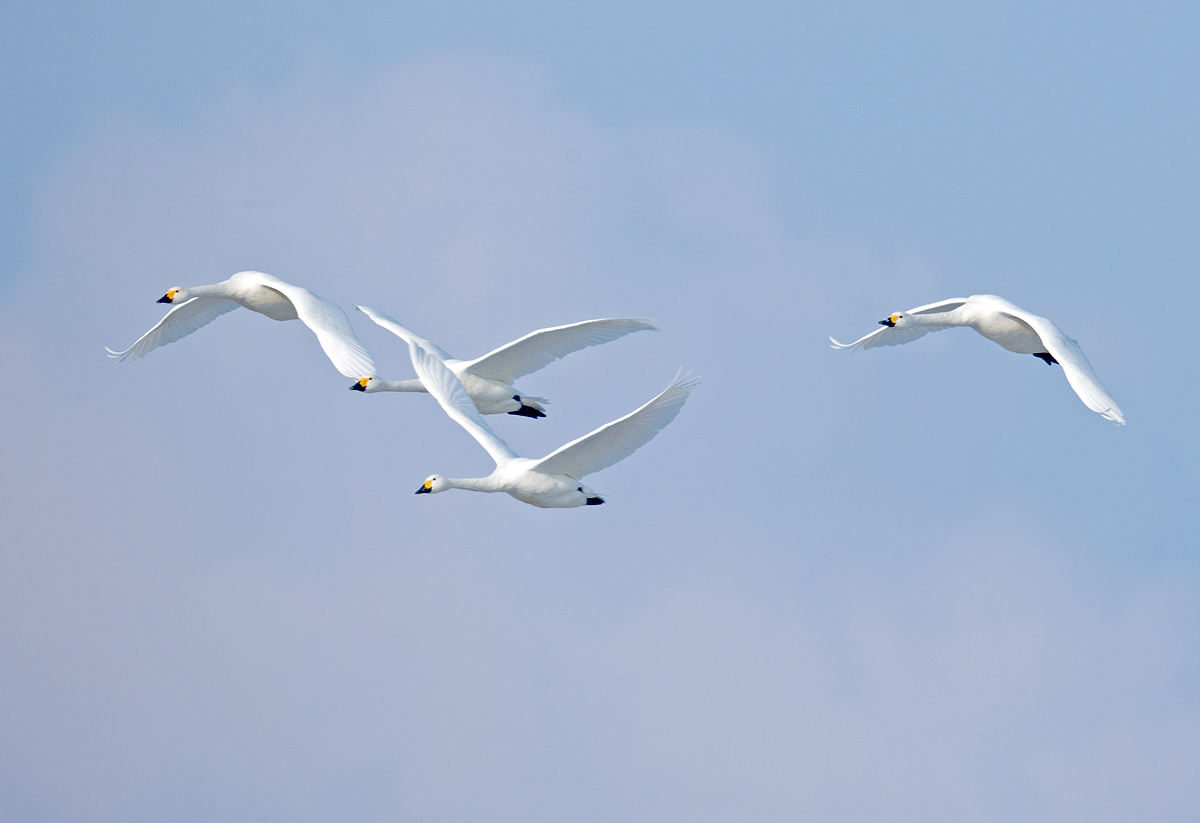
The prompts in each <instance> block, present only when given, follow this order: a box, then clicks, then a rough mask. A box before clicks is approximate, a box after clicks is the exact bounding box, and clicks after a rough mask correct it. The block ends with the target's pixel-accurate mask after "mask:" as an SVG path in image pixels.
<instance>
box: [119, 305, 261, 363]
mask: <svg viewBox="0 0 1200 823" xmlns="http://www.w3.org/2000/svg"><path fill="white" fill-rule="evenodd" d="M237 307H238V304H237V303H236V302H234V301H233V300H226V299H225V298H223V297H193V298H192V299H191V300H188V301H186V302H184V303H180V304H179V305H178V306H172V307H171V310H170V311H169V312H167V313H166V315H165V316H164V317H163V319H162V320H159V321H158V325H156V326H155V327H154V328H152V329H150V331H148V332H146V333H145V334H143V335H142V336H141V337H140V338H138V341H137V342H136V343H134V344H133V345H132V346H130V347H129V348H127V349H126V350H125V351H113V350H112V349H110V348H108V347H107V346H105V350H106V351H107V352H108V356H109V357H112V358H114V359H116V360H117V361H122V360H136V359H137V358H139V357H142V356H144V355H146V354H149V353H150V352H152V351H154V350H155V349H157V348H158V347H159V346H165V345H167V344H168V343H174V342H175V341H176V340H178V339H180V338H181V337H187V336H188V335H189V334H191V333H192V332H194V331H195V330H196V329H198V328H200V327H201V326H207V325H208V324H209V323H211V322H212V321H214V320H216V319H217V318H218V317H220V316H221V315H222V314H225V313H226V312H230V311H233V310H234V309H236V308H237Z"/></svg>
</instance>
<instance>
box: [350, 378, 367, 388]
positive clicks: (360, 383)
mask: <svg viewBox="0 0 1200 823" xmlns="http://www.w3.org/2000/svg"><path fill="white" fill-rule="evenodd" d="M370 382H371V378H369V377H364V378H363V379H362V380H359V381H358V382H357V383H355V384H354V385H353V386H351V387H350V391H366V390H367V384H368V383H370Z"/></svg>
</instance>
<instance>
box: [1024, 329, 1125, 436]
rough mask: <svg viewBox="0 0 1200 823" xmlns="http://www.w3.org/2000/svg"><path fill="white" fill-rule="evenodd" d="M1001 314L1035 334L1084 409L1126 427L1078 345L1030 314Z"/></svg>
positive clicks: (1121, 415)
mask: <svg viewBox="0 0 1200 823" xmlns="http://www.w3.org/2000/svg"><path fill="white" fill-rule="evenodd" d="M1002 313H1003V314H1007V315H1008V316H1010V317H1012V318H1015V319H1016V320H1020V321H1023V322H1024V323H1025V324H1026V325H1028V326H1029V327H1030V328H1031V329H1033V330H1034V331H1035V332H1036V333H1037V336H1038V337H1039V338H1041V341H1042V345H1043V346H1045V347H1046V351H1048V352H1050V354H1052V355H1053V356H1054V359H1055V360H1057V361H1058V364H1059V365H1060V366H1062V368H1063V374H1065V375H1066V376H1067V382H1069V383H1070V384H1071V388H1073V389H1074V390H1075V393H1076V394H1077V395H1079V399H1080V400H1082V401H1083V404H1084V405H1085V406H1087V407H1088V408H1089V409H1091V410H1092V411H1094V412H1098V413H1099V414H1100V416H1101V417H1103V418H1104V419H1105V420H1111V421H1112V422H1114V423H1116V424H1117V425H1118V426H1124V425H1125V415H1124V414H1122V412H1121V408H1120V406H1118V405H1117V401H1115V400H1113V399H1112V396H1111V395H1109V393H1108V390H1107V389H1105V388H1104V385H1103V384H1102V383H1101V382H1100V379H1099V378H1098V377H1096V373H1095V372H1094V371H1092V364H1091V363H1089V362H1088V359H1087V355H1085V354H1084V353H1083V349H1081V348H1079V344H1078V343H1076V342H1075V341H1074V340H1072V339H1071V338H1069V337H1067V336H1066V335H1065V334H1063V333H1062V330H1061V329H1059V328H1058V326H1056V325H1054V324H1053V323H1051V322H1050V321H1049V320H1047V319H1046V318H1044V317H1038V316H1037V315H1036V314H1030V313H1029V312H1027V311H1025V310H1024V309H1018V308H1016V307H1015V306H1013V307H1012V308H1009V309H1005V310H1004V311H1003V312H1002Z"/></svg>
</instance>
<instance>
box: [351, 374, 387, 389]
mask: <svg viewBox="0 0 1200 823" xmlns="http://www.w3.org/2000/svg"><path fill="white" fill-rule="evenodd" d="M382 383H383V381H382V380H380V379H379V378H378V377H376V376H375V375H373V374H372V375H371V376H369V377H364V378H362V379H361V380H357V381H355V383H354V385H352V386H351V387H350V391H365V392H377V391H379V386H380V384H382Z"/></svg>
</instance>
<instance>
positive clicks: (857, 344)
mask: <svg viewBox="0 0 1200 823" xmlns="http://www.w3.org/2000/svg"><path fill="white" fill-rule="evenodd" d="M948 328H950V327H949V326H909V327H908V328H905V329H896V328H892V327H890V326H883V327H882V328H880V329H879V330H878V331H873V332H871V333H870V334H868V335H867V336H866V337H860V338H859V339H858V340H855V341H854V342H853V343H839V342H838V341H837V340H834V339H833V338H832V337H830V338H829V342H830V343H833V345H832V346H830V348H831V349H850V350H851V351H858V350H859V349H873V348H875V347H876V346H899V345H900V344H901V343H911V342H912V341H914V340H916V339H917V338H918V337H924V336H925V335H927V334H929V333H930V332H931V331H942V330H943V329H948Z"/></svg>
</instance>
